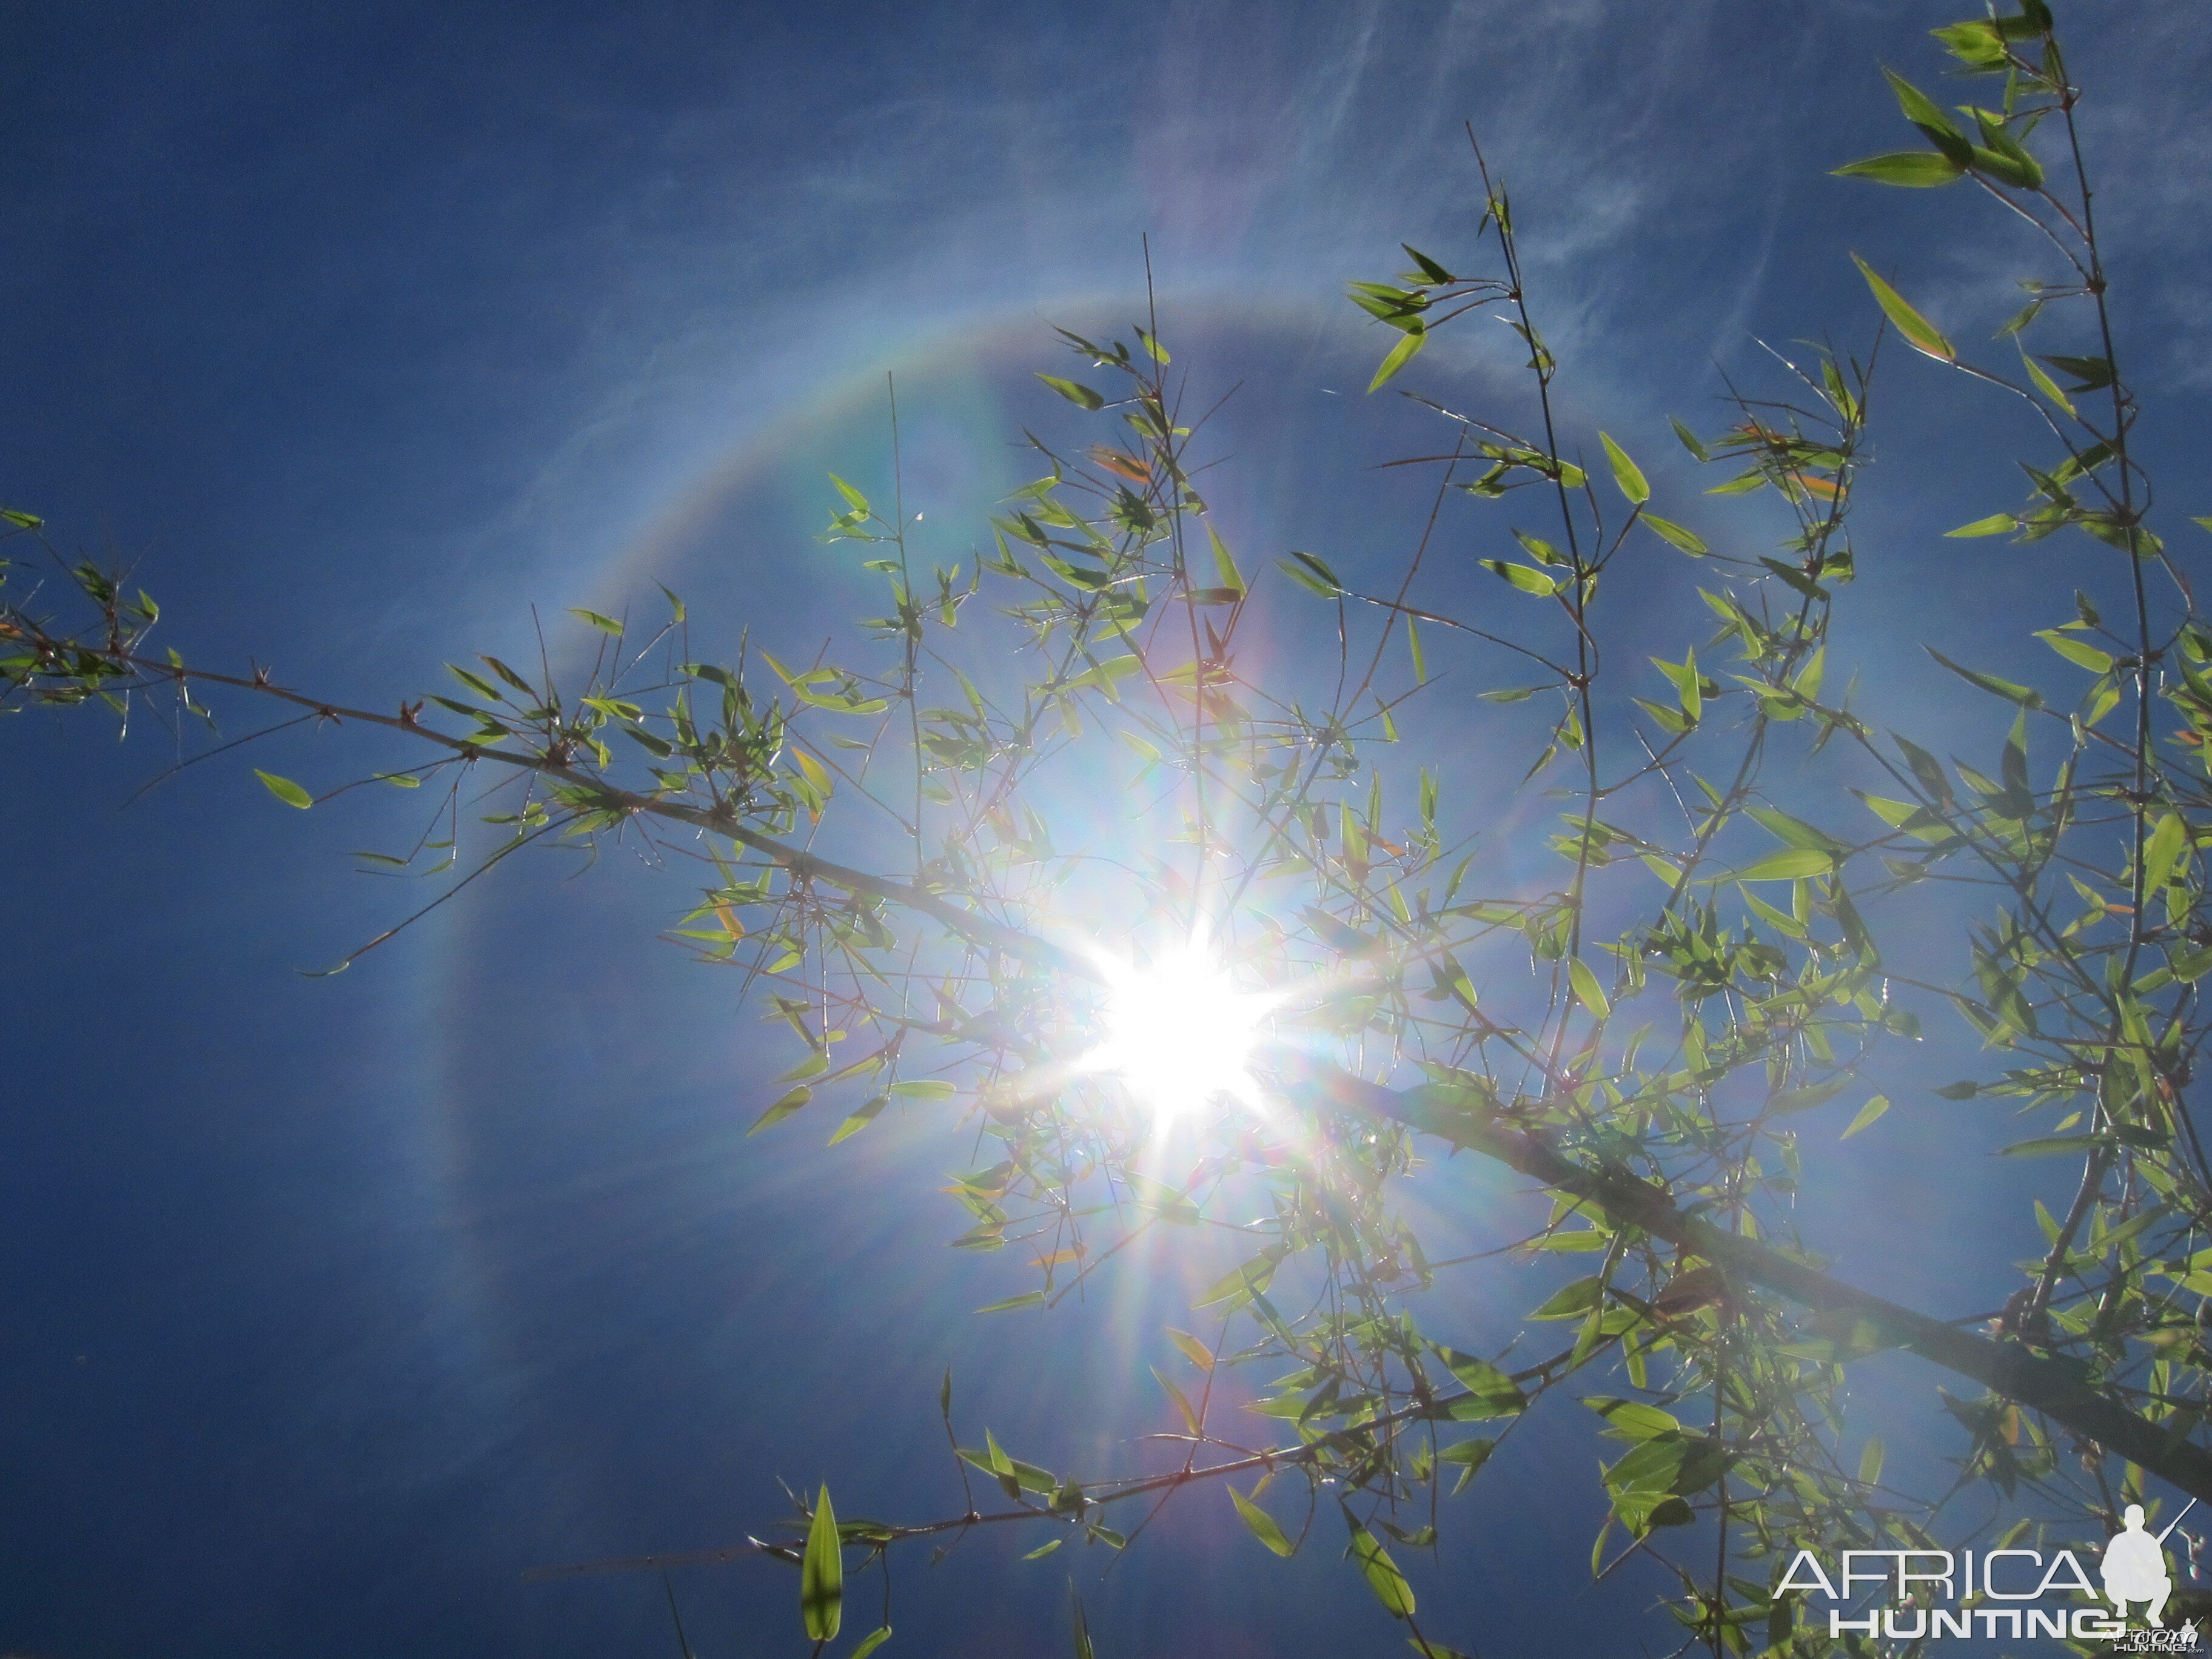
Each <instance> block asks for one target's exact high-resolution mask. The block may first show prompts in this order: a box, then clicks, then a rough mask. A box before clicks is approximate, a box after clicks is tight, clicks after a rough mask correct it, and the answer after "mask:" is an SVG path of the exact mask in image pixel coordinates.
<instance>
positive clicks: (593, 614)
mask: <svg viewBox="0 0 2212 1659" xmlns="http://www.w3.org/2000/svg"><path fill="white" fill-rule="evenodd" d="M568 614H569V615H570V616H572V617H582V618H583V619H584V620H585V621H586V622H587V623H591V625H592V627H594V628H596V629H599V632H600V633H602V634H620V633H621V632H622V631H623V625H622V624H621V623H618V622H617V621H616V620H615V619H614V618H613V617H602V616H601V615H600V614H599V612H598V611H585V610H581V609H579V608H578V607H577V606H575V605H570V606H569V607H568Z"/></svg>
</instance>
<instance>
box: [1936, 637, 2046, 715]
mask: <svg viewBox="0 0 2212 1659" xmlns="http://www.w3.org/2000/svg"><path fill="white" fill-rule="evenodd" d="M1926 648H1927V650H1928V654H1929V656H1931V657H1933V658H1935V659H1936V661H1937V662H1940V663H1942V665H1943V666H1944V667H1946V668H1948V669H1949V670H1950V671H1952V672H1953V673H1954V674H1956V675H1957V676H1958V677H1959V678H1960V679H1963V680H1966V681H1969V682H1971V683H1972V684H1975V685H1978V686H1979V687H1981V688H1982V690H1984V691H1986V692H1988V693H1989V694H1990V696H1993V697H2002V698H2003V699H2004V700H2005V701H2006V702H2016V703H2018V704H2019V705H2020V706H2021V708H2042V707H2043V694H2042V693H2041V692H2039V691H2031V690H2028V688H2027V687H2026V686H2024V685H2015V684H2013V683H2012V682H2011V681H2010V680H2001V679H1999V678H1997V677H1996V675H1994V674H1984V673H1982V672H1980V671H1978V670H1975V669H1972V668H1961V667H1960V666H1959V665H1958V664H1957V663H1954V662H1953V661H1952V660H1951V659H1949V658H1948V657H1947V656H1945V655H1944V654H1943V653H1942V652H1941V651H1937V650H1936V649H1934V648H1933V647H1926Z"/></svg>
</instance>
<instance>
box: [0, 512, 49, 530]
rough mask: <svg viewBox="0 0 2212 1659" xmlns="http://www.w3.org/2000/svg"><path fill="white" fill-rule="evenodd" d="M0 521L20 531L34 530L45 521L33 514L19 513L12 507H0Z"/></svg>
mask: <svg viewBox="0 0 2212 1659" xmlns="http://www.w3.org/2000/svg"><path fill="white" fill-rule="evenodd" d="M0 519H5V520H7V521H8V522H9V524H12V525H14V526H16V527H17V528H18V529H21V530H36V529H37V528H38V527H39V526H40V525H42V524H44V523H46V520H44V519H42V518H40V516H39V515H38V514H37V513H19V512H17V511H16V510H15V508H14V507H0Z"/></svg>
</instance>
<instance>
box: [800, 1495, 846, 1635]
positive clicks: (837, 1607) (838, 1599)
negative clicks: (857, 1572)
mask: <svg viewBox="0 0 2212 1659" xmlns="http://www.w3.org/2000/svg"><path fill="white" fill-rule="evenodd" d="M844 1616H845V1552H844V1551H843V1550H842V1548H840V1547H839V1545H838V1539H837V1511H836V1510H834V1509H832V1508H831V1507H830V1506H829V1484H828V1483H827V1482H826V1481H825V1482H824V1483H823V1487H822V1495H821V1496H820V1497H818V1498H816V1499H815V1500H814V1520H813V1522H812V1524H811V1525H810V1526H809V1527H808V1528H806V1554H805V1558H804V1559H802V1560H801V1561H800V1562H799V1617H800V1619H802V1620H804V1621H805V1625H806V1635H807V1639H808V1640H810V1641H815V1642H831V1641H835V1640H836V1637H837V1626H839V1625H840V1624H841V1623H842V1621H843V1620H844Z"/></svg>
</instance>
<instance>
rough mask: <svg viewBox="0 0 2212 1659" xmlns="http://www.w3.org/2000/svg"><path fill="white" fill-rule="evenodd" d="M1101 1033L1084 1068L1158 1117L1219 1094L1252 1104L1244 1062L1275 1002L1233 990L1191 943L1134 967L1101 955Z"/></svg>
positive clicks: (1202, 949) (1201, 946) (1254, 1095)
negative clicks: (1113, 1081)
mask: <svg viewBox="0 0 2212 1659" xmlns="http://www.w3.org/2000/svg"><path fill="white" fill-rule="evenodd" d="M1100 965H1101V966H1102V968H1103V969H1104V971H1105V975H1106V981H1107V994H1106V1006H1105V1009H1104V1031H1103V1038H1102V1040H1101V1042H1099V1044H1098V1046H1097V1048H1095V1049H1093V1050H1092V1051H1091V1054H1090V1055H1089V1057H1088V1059H1087V1061H1086V1063H1085V1070H1090V1071H1097V1072H1106V1073H1113V1074H1114V1075H1115V1076H1118V1077H1119V1078H1121V1080H1122V1082H1123V1084H1124V1085H1127V1088H1128V1090H1129V1092H1130V1094H1131V1095H1132V1096H1133V1097H1135V1098H1136V1099H1137V1100H1138V1101H1139V1102H1140V1103H1142V1104H1144V1105H1146V1107H1149V1108H1150V1109H1152V1111H1154V1112H1156V1113H1158V1115H1161V1116H1162V1117H1174V1116H1177V1115H1181V1114H1183V1113H1186V1112H1194V1111H1196V1110H1198V1109H1200V1108H1201V1107H1204V1106H1205V1105H1206V1104H1207V1103H1209V1102H1211V1101H1212V1100H1214V1099H1215V1098H1217V1097H1219V1096H1222V1095H1230V1096H1232V1097H1236V1098H1237V1099H1238V1100H1241V1101H1243V1102H1244V1103H1247V1104H1256V1103H1257V1100H1258V1090H1257V1086H1256V1085H1255V1083H1254V1080H1253V1077H1252V1072H1251V1064H1252V1055H1253V1050H1254V1049H1255V1048H1256V1047H1257V1046H1258V1044H1259V1042H1260V1041H1261V1035H1262V1028H1263V1026H1264V1024H1265V1022H1266V1020H1267V1016H1268V1014H1269V1013H1270V1012H1272V1011H1273V1008H1274V1006H1275V1005H1276V1002H1277V1000H1278V999H1277V998H1274V997H1272V996H1255V995H1252V994H1248V993H1245V992H1243V991H1239V990H1238V989H1237V985H1236V982H1235V981H1233V980H1231V978H1230V976H1229V974H1228V971H1227V970H1226V969H1224V968H1223V967H1222V966H1221V964H1220V963H1218V962H1217V961H1215V960H1214V958H1213V957H1212V955H1211V954H1210V953H1209V952H1208V951H1207V950H1206V945H1205V941H1204V940H1203V939H1194V940H1192V941H1191V942H1190V943H1189V944H1188V945H1184V946H1182V947H1181V948H1179V949H1176V950H1173V951H1165V952H1163V953H1162V954H1160V955H1159V956H1157V957H1153V958H1152V960H1151V961H1149V962H1146V963H1141V964H1138V963H1127V962H1121V961H1116V960H1115V959H1114V958H1112V957H1102V958H1101V962H1100Z"/></svg>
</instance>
